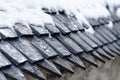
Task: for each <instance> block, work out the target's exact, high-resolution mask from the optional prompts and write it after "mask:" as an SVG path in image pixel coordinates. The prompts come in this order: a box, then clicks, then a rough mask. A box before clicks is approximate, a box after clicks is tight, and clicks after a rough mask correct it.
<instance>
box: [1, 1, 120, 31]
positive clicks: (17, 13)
mask: <svg viewBox="0 0 120 80" xmlns="http://www.w3.org/2000/svg"><path fill="white" fill-rule="evenodd" d="M106 4H108V5H110V6H111V7H112V8H113V6H114V5H119V4H120V0H0V26H10V27H12V26H13V25H14V24H15V23H22V24H24V25H27V26H28V25H29V24H34V25H44V23H51V24H53V25H54V22H53V20H52V17H51V16H50V15H48V14H46V13H44V12H43V11H42V9H43V8H46V9H48V10H49V11H56V12H59V11H65V13H66V14H67V15H68V16H75V17H76V18H77V20H78V22H79V23H81V24H83V23H84V24H86V25H88V26H89V27H90V30H89V31H91V32H93V31H92V27H91V26H90V24H89V22H88V21H87V18H94V19H98V18H108V17H109V16H110V13H109V11H108V10H107V9H106Z"/></svg>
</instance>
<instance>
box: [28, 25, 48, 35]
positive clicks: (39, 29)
mask: <svg viewBox="0 0 120 80" xmlns="http://www.w3.org/2000/svg"><path fill="white" fill-rule="evenodd" d="M30 27H31V29H32V31H33V32H34V34H35V35H37V36H42V35H49V32H48V30H47V29H45V28H44V27H43V26H35V25H30Z"/></svg>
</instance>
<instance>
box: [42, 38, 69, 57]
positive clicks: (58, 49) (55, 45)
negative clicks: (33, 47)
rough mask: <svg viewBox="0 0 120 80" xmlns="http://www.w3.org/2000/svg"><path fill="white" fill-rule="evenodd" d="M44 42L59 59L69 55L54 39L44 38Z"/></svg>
mask: <svg viewBox="0 0 120 80" xmlns="http://www.w3.org/2000/svg"><path fill="white" fill-rule="evenodd" d="M44 40H45V41H46V42H47V43H48V44H49V45H50V46H51V47H52V48H53V49H54V50H55V51H56V52H57V53H58V55H59V56H61V57H66V56H69V55H70V54H71V53H70V52H69V51H68V49H66V48H65V47H64V46H63V45H62V44H61V43H60V42H59V41H58V40H57V39H55V38H44Z"/></svg>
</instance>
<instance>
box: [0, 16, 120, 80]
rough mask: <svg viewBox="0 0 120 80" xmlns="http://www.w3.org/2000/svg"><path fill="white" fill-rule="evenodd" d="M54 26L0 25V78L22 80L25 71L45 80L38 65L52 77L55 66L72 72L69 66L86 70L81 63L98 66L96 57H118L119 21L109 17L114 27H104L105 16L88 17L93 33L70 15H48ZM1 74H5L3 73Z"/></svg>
mask: <svg viewBox="0 0 120 80" xmlns="http://www.w3.org/2000/svg"><path fill="white" fill-rule="evenodd" d="M51 16H52V18H53V20H54V23H55V25H52V24H47V23H46V24H45V26H35V25H30V28H28V27H26V26H24V25H22V24H19V23H17V24H16V25H15V26H14V27H13V28H14V30H13V29H10V28H8V27H3V28H0V80H6V77H5V76H8V77H11V78H14V79H17V80H26V78H25V77H24V75H23V72H26V73H28V74H30V75H32V76H33V77H36V78H38V79H40V80H46V77H45V76H44V74H43V73H42V71H40V70H38V69H39V67H41V68H43V69H44V70H46V71H47V72H50V73H51V74H54V75H56V76H59V77H60V76H62V72H60V70H59V69H58V68H57V67H56V65H59V66H60V67H61V68H63V69H64V70H66V71H68V72H70V73H74V70H73V69H72V67H71V65H70V64H69V63H68V62H71V63H73V64H75V65H76V66H78V67H80V68H82V69H86V66H85V64H84V62H83V60H85V61H86V62H88V63H90V64H91V65H93V66H95V67H99V66H98V64H97V62H96V59H97V60H100V61H101V62H105V60H104V59H105V58H106V59H108V60H110V59H112V58H113V57H116V56H120V40H119V38H120V21H119V19H115V17H114V18H113V21H114V27H113V28H108V27H106V24H107V21H106V19H105V20H104V19H103V21H102V22H101V21H99V20H98V21H94V20H93V21H92V20H88V21H89V22H90V24H91V25H92V26H93V27H94V30H95V33H94V34H90V33H88V32H85V30H84V29H85V28H86V27H85V26H83V25H81V24H79V23H78V22H77V20H76V19H75V18H74V17H70V18H68V17H67V16H65V15H64V14H59V15H56V14H52V15H51ZM4 75H5V76H4Z"/></svg>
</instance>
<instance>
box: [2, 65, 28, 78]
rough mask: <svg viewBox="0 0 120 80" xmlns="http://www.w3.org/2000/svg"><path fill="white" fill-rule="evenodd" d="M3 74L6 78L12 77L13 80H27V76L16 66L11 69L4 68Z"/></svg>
mask: <svg viewBox="0 0 120 80" xmlns="http://www.w3.org/2000/svg"><path fill="white" fill-rule="evenodd" d="M2 72H3V73H4V74H5V75H6V76H8V77H11V78H13V79H15V80H27V79H26V78H25V76H24V75H23V73H22V71H21V70H20V69H19V68H17V67H15V66H11V67H9V68H8V67H7V68H4V69H2Z"/></svg>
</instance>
